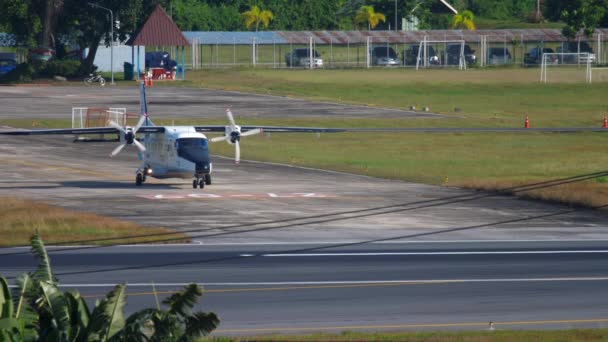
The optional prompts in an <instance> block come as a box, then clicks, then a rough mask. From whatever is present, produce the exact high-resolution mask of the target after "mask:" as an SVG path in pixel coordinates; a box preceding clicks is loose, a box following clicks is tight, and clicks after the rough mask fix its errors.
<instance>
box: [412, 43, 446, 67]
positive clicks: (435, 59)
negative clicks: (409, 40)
mask: <svg viewBox="0 0 608 342" xmlns="http://www.w3.org/2000/svg"><path fill="white" fill-rule="evenodd" d="M419 48H420V47H419V45H411V46H410V47H409V48H407V49H406V50H403V60H404V61H405V65H416V61H417V60H418V50H419ZM426 53H427V54H426V57H427V59H428V61H429V64H430V65H439V56H438V55H437V53H435V49H434V48H433V47H432V46H429V47H428V48H427V51H426ZM423 58H424V51H420V64H423V62H422V59H423Z"/></svg>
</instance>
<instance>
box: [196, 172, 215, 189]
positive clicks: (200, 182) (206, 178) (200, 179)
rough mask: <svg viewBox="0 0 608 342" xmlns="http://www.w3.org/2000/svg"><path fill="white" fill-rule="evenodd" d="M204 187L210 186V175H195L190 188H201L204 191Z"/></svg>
mask: <svg viewBox="0 0 608 342" xmlns="http://www.w3.org/2000/svg"><path fill="white" fill-rule="evenodd" d="M205 185H211V175H210V174H203V175H201V174H195V175H194V180H193V181H192V188H193V189H196V188H201V189H204V188H205Z"/></svg>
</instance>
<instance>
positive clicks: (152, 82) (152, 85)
mask: <svg viewBox="0 0 608 342" xmlns="http://www.w3.org/2000/svg"><path fill="white" fill-rule="evenodd" d="M148 83H149V85H150V87H154V81H152V77H150V79H149V80H148Z"/></svg>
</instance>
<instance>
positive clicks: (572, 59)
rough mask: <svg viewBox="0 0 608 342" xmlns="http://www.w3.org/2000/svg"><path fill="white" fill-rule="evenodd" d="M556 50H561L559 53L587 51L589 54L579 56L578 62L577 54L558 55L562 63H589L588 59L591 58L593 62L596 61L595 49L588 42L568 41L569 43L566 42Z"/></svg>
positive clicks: (590, 60)
mask: <svg viewBox="0 0 608 342" xmlns="http://www.w3.org/2000/svg"><path fill="white" fill-rule="evenodd" d="M556 52H559V53H587V54H588V55H587V56H586V57H585V56H579V57H578V62H577V59H576V56H575V55H569V56H558V57H557V58H558V59H559V62H560V63H564V64H577V63H587V60H589V62H591V63H594V62H595V54H594V53H593V49H592V48H591V46H590V45H589V43H587V42H567V43H564V44H563V45H562V46H560V47H558V48H557V49H556Z"/></svg>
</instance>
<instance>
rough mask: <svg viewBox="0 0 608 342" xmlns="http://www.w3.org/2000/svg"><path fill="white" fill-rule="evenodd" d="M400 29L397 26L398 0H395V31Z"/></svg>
mask: <svg viewBox="0 0 608 342" xmlns="http://www.w3.org/2000/svg"><path fill="white" fill-rule="evenodd" d="M397 30H398V27H397V0H395V31H397Z"/></svg>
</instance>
